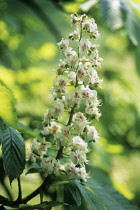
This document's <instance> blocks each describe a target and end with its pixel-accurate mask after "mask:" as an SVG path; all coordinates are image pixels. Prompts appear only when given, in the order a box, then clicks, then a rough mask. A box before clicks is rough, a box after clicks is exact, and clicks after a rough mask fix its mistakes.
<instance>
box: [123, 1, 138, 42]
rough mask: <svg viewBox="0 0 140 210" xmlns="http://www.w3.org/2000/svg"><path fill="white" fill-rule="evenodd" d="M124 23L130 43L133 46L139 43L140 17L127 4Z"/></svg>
mask: <svg viewBox="0 0 140 210" xmlns="http://www.w3.org/2000/svg"><path fill="white" fill-rule="evenodd" d="M125 25H126V30H127V33H128V36H129V38H130V40H131V41H132V43H133V44H134V45H135V46H138V45H140V18H139V17H138V15H137V14H136V13H135V11H134V10H133V9H132V8H131V7H130V6H129V5H127V16H126V22H125Z"/></svg>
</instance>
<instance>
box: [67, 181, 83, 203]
mask: <svg viewBox="0 0 140 210" xmlns="http://www.w3.org/2000/svg"><path fill="white" fill-rule="evenodd" d="M69 190H70V192H71V194H72V197H73V198H74V200H75V201H76V204H77V206H81V194H80V191H79V189H78V187H77V185H76V184H75V182H73V181H70V184H69Z"/></svg>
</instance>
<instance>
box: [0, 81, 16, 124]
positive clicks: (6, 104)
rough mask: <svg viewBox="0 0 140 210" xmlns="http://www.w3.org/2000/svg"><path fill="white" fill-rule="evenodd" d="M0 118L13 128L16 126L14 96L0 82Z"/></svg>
mask: <svg viewBox="0 0 140 210" xmlns="http://www.w3.org/2000/svg"><path fill="white" fill-rule="evenodd" d="M0 118H2V119H3V120H4V121H5V122H6V123H8V124H9V125H11V126H12V127H14V128H17V115H16V111H15V98H14V96H13V94H12V93H11V91H10V90H9V89H8V88H7V87H6V86H5V85H3V84H1V83H0Z"/></svg>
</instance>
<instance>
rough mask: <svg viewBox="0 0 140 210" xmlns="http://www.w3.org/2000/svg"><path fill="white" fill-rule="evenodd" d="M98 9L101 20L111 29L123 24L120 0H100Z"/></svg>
mask: <svg viewBox="0 0 140 210" xmlns="http://www.w3.org/2000/svg"><path fill="white" fill-rule="evenodd" d="M99 10H100V12H101V16H102V20H103V22H105V23H106V25H107V26H108V27H109V28H110V29H111V30H115V29H119V28H121V27H122V26H123V25H124V23H123V13H122V8H121V0H113V1H112V0H101V1H100V4H99Z"/></svg>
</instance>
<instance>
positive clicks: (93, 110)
mask: <svg viewBox="0 0 140 210" xmlns="http://www.w3.org/2000/svg"><path fill="white" fill-rule="evenodd" d="M85 112H86V113H87V114H89V115H93V116H94V118H95V119H96V120H99V118H100V116H101V113H100V112H99V109H98V108H97V107H94V105H89V106H87V107H86V109H85Z"/></svg>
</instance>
